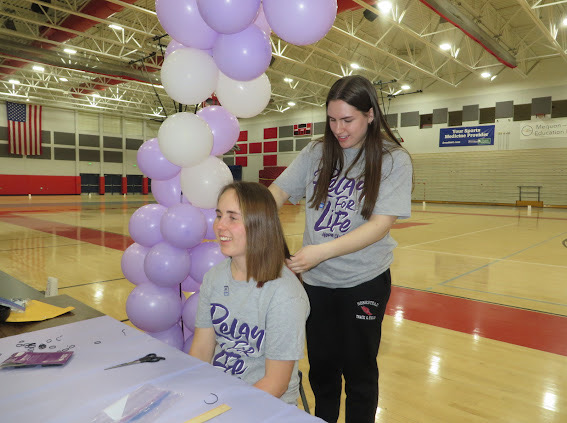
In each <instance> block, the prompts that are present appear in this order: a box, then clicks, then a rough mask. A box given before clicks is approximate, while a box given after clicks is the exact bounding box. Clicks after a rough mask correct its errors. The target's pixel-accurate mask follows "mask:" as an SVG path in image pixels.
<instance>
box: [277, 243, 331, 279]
mask: <svg viewBox="0 0 567 423" xmlns="http://www.w3.org/2000/svg"><path fill="white" fill-rule="evenodd" d="M324 251H325V244H319V245H306V246H305V247H303V248H301V249H300V250H299V251H297V252H296V253H295V254H294V255H293V256H290V258H289V259H287V260H286V261H285V263H286V265H287V267H289V269H290V270H291V271H292V272H295V273H303V272H306V271H307V270H309V269H311V268H313V267H315V266H317V265H318V264H319V263H321V262H322V261H324V260H326V259H327V258H326V257H325V254H324Z"/></svg>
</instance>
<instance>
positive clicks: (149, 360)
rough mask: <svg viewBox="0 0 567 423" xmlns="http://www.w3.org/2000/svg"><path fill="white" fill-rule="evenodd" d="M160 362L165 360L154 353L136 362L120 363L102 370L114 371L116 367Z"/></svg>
mask: <svg viewBox="0 0 567 423" xmlns="http://www.w3.org/2000/svg"><path fill="white" fill-rule="evenodd" d="M160 360H165V357H159V356H157V355H156V354H154V353H151V354H148V355H145V356H143V357H140V358H139V359H137V360H134V361H129V362H127V363H122V364H117V365H116V366H112V367H108V368H106V369H104V370H110V369H116V368H117V367H124V366H129V365H130V364H138V363H157V362H158V361H160Z"/></svg>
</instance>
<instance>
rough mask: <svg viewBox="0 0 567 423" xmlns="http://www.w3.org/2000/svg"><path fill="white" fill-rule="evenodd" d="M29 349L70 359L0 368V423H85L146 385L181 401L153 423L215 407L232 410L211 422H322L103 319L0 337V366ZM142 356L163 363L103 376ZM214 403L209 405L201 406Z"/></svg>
mask: <svg viewBox="0 0 567 423" xmlns="http://www.w3.org/2000/svg"><path fill="white" fill-rule="evenodd" d="M33 344H35V345H33ZM40 346H42V347H41V348H40ZM32 348H33V351H36V352H39V351H43V352H54V351H61V350H65V349H68V350H70V351H73V352H74V354H73V357H72V358H71V360H70V361H69V362H68V363H67V364H66V365H64V366H62V367H33V368H4V369H0V410H1V416H2V417H1V420H2V421H6V422H33V421H41V422H46V423H47V422H53V423H55V422H57V423H64V422H69V423H78V422H81V423H88V422H90V421H91V420H92V419H93V418H94V417H95V416H96V415H97V414H98V413H99V412H100V411H102V410H103V409H105V408H107V407H108V406H109V405H111V404H113V403H114V402H115V401H117V400H119V399H120V398H122V397H124V396H125V395H127V394H129V393H131V392H133V391H134V390H136V389H137V388H139V387H140V386H142V385H144V384H147V383H149V384H151V385H153V386H156V387H158V388H162V389H167V390H170V391H174V392H176V393H179V394H182V398H181V399H180V400H179V401H177V402H176V403H175V404H174V406H172V407H171V408H170V409H168V410H167V411H166V412H165V413H164V414H163V415H161V416H160V418H159V419H158V420H156V423H176V422H181V423H183V422H186V421H187V420H189V419H191V418H193V417H196V416H198V415H200V414H201V413H204V412H206V411H208V410H211V409H213V408H215V407H217V406H219V405H220V404H227V405H228V406H230V407H231V410H229V411H227V412H226V413H224V414H221V415H220V416H218V417H215V418H214V420H213V421H214V422H215V423H222V422H226V423H235V422H247V423H248V422H269V423H272V422H273V423H276V422H282V423H284V422H285V423H289V422H294V423H296V422H297V423H302V422H305V423H309V422H321V420H319V419H317V418H315V417H313V416H311V415H309V414H307V413H306V412H304V411H303V410H301V409H299V408H297V407H294V406H290V405H288V404H285V403H284V402H283V401H281V400H279V399H277V398H275V397H273V396H271V395H269V394H267V393H265V392H263V391H260V390H259V389H256V388H254V387H252V386H250V385H248V384H246V383H244V382H242V381H241V380H239V379H237V378H235V377H232V376H230V375H226V374H224V373H223V372H222V371H220V370H219V369H215V368H213V367H212V366H210V365H208V364H206V363H203V362H202V361H199V360H197V359H195V358H193V357H190V356H189V355H187V354H185V353H183V352H182V351H179V350H177V349H175V348H172V347H170V346H168V345H167V344H165V343H163V342H161V341H158V340H156V339H154V338H152V337H151V336H149V335H147V334H145V333H142V332H140V331H138V330H136V329H133V328H131V327H130V326H127V325H124V324H123V323H121V322H119V321H117V320H114V319H112V318H111V317H108V316H104V317H98V318H95V319H90V320H85V321H81V322H77V323H71V324H68V325H63V326H58V327H54V328H49V329H44V330H40V331H36V332H30V333H25V334H22V335H17V336H11V337H7V338H2V339H0V362H1V361H4V360H5V359H6V358H8V357H9V356H10V355H11V354H12V353H14V352H19V351H29V350H32ZM148 353H156V354H157V355H159V356H162V357H165V358H166V359H165V360H162V361H159V362H157V363H140V364H135V365H131V366H126V367H121V368H117V369H112V370H104V369H105V368H107V367H110V366H113V365H116V364H119V363H123V362H127V361H132V360H135V359H137V358H139V357H142V356H144V355H146V354H148ZM213 394H214V395H213ZM217 397H218V401H216V403H214V404H206V403H205V401H207V402H212V400H214V399H216V398H217Z"/></svg>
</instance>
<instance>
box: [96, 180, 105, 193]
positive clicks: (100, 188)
mask: <svg viewBox="0 0 567 423" xmlns="http://www.w3.org/2000/svg"><path fill="white" fill-rule="evenodd" d="M105 188H106V187H105V186H104V176H99V177H98V193H99V194H100V195H104V189H105Z"/></svg>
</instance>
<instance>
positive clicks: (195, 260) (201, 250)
mask: <svg viewBox="0 0 567 423" xmlns="http://www.w3.org/2000/svg"><path fill="white" fill-rule="evenodd" d="M189 255H190V256H191V269H190V270H189V276H191V277H192V278H193V279H195V280H196V281H197V282H202V281H203V276H205V273H207V272H208V271H209V269H210V268H211V267H213V266H214V265H215V264H219V263H220V262H221V261H223V260H224V259H226V256H225V255H224V254H223V253H221V250H220V245H219V244H217V243H216V242H203V243H202V244H199V245H197V246H196V247H194V248H192V249H191V251H190V253H189Z"/></svg>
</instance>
